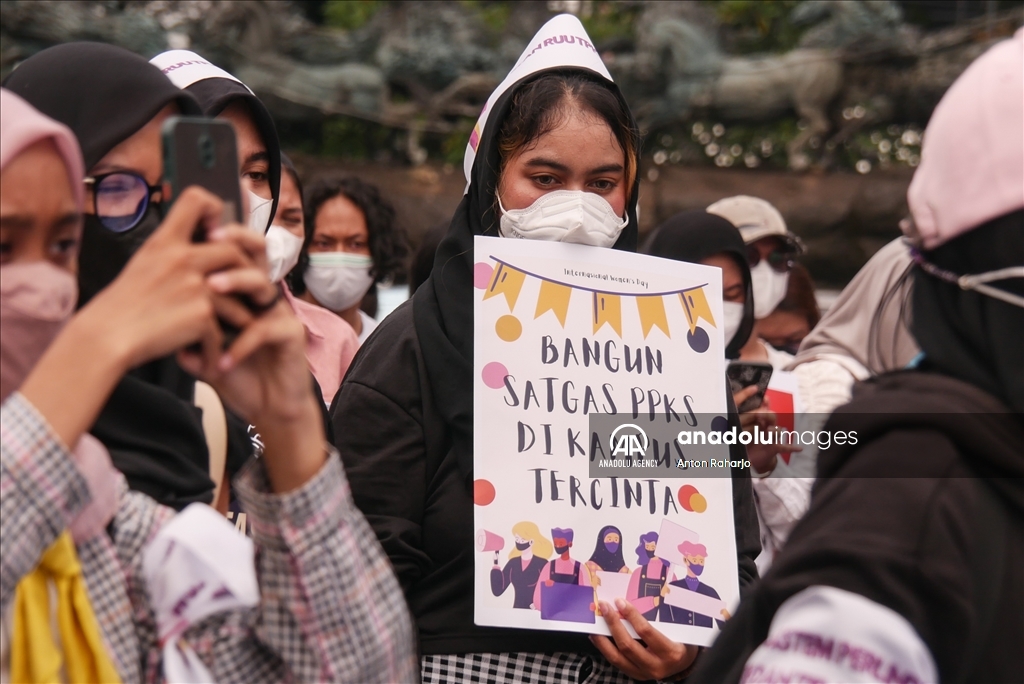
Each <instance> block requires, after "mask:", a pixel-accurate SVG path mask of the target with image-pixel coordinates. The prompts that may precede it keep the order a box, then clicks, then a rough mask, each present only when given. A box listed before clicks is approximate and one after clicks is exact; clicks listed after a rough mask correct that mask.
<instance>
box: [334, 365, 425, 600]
mask: <svg viewBox="0 0 1024 684" xmlns="http://www.w3.org/2000/svg"><path fill="white" fill-rule="evenodd" d="M331 422H332V423H333V426H334V445H335V446H336V447H337V448H338V451H339V452H340V453H341V458H342V461H344V463H345V471H346V473H347V475H348V481H349V483H350V485H351V487H352V497H353V499H354V500H355V503H356V505H357V506H358V507H359V509H360V510H361V511H362V512H363V514H364V515H365V516H366V520H367V521H368V522H369V523H370V526H371V527H373V530H374V532H376V533H377V539H378V540H379V541H380V543H381V546H382V547H383V548H384V552H385V553H387V555H388V558H390V559H391V564H392V566H394V569H395V574H396V575H397V576H398V581H399V583H401V585H402V589H403V590H404V591H405V592H406V593H408V591H409V589H410V587H411V586H412V585H413V584H414V583H415V582H416V580H417V579H419V578H420V577H421V576H422V574H423V572H424V570H426V569H427V568H428V567H429V564H430V559H429V557H428V556H427V554H426V553H425V552H424V551H423V528H422V524H421V521H422V520H423V514H424V507H425V498H426V496H425V495H426V467H427V466H426V463H427V457H426V442H425V440H424V435H423V429H422V426H420V424H419V423H418V422H417V421H416V420H415V419H414V418H413V417H412V416H410V415H409V413H408V412H407V411H406V410H405V409H404V408H403V407H402V406H400V405H399V404H397V403H395V402H394V401H393V400H391V399H389V398H388V397H387V396H385V395H384V394H382V393H381V392H379V391H378V390H376V389H373V388H372V387H368V386H367V385H364V384H361V383H360V382H358V381H354V380H353V379H352V378H349V379H348V380H347V381H346V382H345V383H344V384H342V386H341V389H340V390H338V395H337V397H335V400H334V402H333V403H332V405H331Z"/></svg>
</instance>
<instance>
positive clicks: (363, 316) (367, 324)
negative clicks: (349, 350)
mask: <svg viewBox="0 0 1024 684" xmlns="http://www.w3.org/2000/svg"><path fill="white" fill-rule="evenodd" d="M359 320H361V321H362V322H363V330H362V332H360V333H359V344H360V345H361V344H362V343H363V342H365V341H366V338H367V337H369V336H370V333H372V332H373V331H374V330H375V329H376V328H377V321H375V320H373V319H372V318H370V316H369V315H368V314H367V313H366V312H365V311H363V310H362V309H360V310H359Z"/></svg>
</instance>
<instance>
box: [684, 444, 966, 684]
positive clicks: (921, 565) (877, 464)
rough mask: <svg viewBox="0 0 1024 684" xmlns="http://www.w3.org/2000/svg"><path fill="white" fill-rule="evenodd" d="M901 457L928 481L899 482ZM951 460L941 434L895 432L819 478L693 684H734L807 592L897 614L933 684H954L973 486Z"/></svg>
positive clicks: (962, 626)
mask: <svg viewBox="0 0 1024 684" xmlns="http://www.w3.org/2000/svg"><path fill="white" fill-rule="evenodd" d="M908 455H912V457H913V458H917V457H918V456H927V459H928V460H927V464H928V465H927V469H928V470H930V473H925V474H923V475H919V476H917V477H906V476H905V475H904V476H902V477H901V476H900V474H899V472H898V468H899V467H901V466H899V463H900V462H901V461H902V463H903V464H904V466H905V464H906V463H907V456H908ZM957 459H958V456H957V452H956V450H955V448H954V447H953V446H952V444H951V443H950V442H949V441H948V440H947V439H945V438H944V437H943V436H942V435H939V434H937V433H935V432H929V431H912V430H903V431H894V432H890V433H888V434H887V435H885V436H884V437H882V438H880V439H877V440H874V441H872V442H871V443H869V444H865V445H863V446H862V447H861V449H860V450H859V451H858V452H857V453H856V454H855V455H854V456H853V457H852V458H851V459H850V462H849V463H848V464H847V466H846V467H844V468H843V471H842V473H841V476H834V477H831V478H829V479H823V480H819V481H818V482H817V484H816V485H815V489H814V493H813V495H812V499H811V506H810V509H809V510H808V512H807V514H806V515H805V516H804V517H803V518H802V519H801V520H800V521H799V522H798V523H797V525H796V527H795V528H794V529H793V532H792V534H791V535H790V537H789V540H788V541H787V543H786V546H785V548H783V550H782V551H781V552H780V553H779V555H778V556H776V558H775V559H774V562H773V564H772V568H771V570H770V571H769V572H768V573H767V574H766V575H765V577H764V578H763V579H762V580H761V582H759V583H758V584H757V585H756V586H755V587H754V588H753V591H751V592H750V596H748V597H747V598H745V599H744V600H743V602H742V603H741V604H740V607H739V609H738V610H737V612H736V615H734V616H733V617H732V619H730V620H729V621H728V622H727V623H726V626H725V629H724V630H723V631H722V634H721V635H720V636H719V637H718V639H717V640H716V642H715V646H714V648H712V649H711V651H710V652H708V653H707V654H705V656H704V657H702V659H701V665H700V667H699V668H698V670H697V671H696V672H695V673H694V676H693V678H692V681H694V682H735V681H739V680H740V678H741V676H742V673H743V667H744V664H745V663H746V662H747V659H748V658H749V657H750V655H751V654H752V653H753V651H754V650H755V649H756V648H757V647H758V646H759V645H760V644H761V643H762V642H763V641H764V639H765V638H766V636H767V634H768V630H769V628H770V626H771V622H772V619H773V617H774V615H775V613H776V611H777V610H778V609H779V607H780V606H781V605H782V604H783V603H784V602H785V601H786V600H787V599H788V598H790V597H791V596H794V595H796V594H798V593H799V592H801V591H802V590H804V589H807V588H809V587H812V586H830V587H835V588H838V589H843V590H845V591H849V592H853V593H856V594H860V595H861V596H864V597H865V598H868V599H870V600H872V601H874V602H875V603H877V604H879V605H882V606H885V607H887V608H890V609H891V610H893V611H895V612H897V613H899V614H900V615H902V616H903V617H904V618H906V619H907V620H908V621H909V622H910V624H911V625H913V626H914V628H915V629H916V630H917V631H918V633H919V634H920V636H921V638H922V639H923V640H924V642H925V643H926V644H927V645H928V647H929V649H930V650H931V652H932V655H933V657H934V658H935V661H936V664H937V665H938V667H939V672H940V680H941V681H950V680H954V681H955V680H956V679H957V677H956V676H955V675H956V674H958V672H957V670H958V668H959V666H960V664H959V663H958V658H959V656H960V655H961V654H962V652H963V645H964V644H965V643H967V641H968V639H969V632H970V629H971V626H972V624H973V621H974V619H975V616H974V615H973V613H972V610H971V605H972V604H971V594H972V591H973V587H972V582H971V581H970V578H971V576H972V573H970V572H967V570H969V569H970V568H971V567H972V555H973V552H972V548H971V547H972V544H971V543H970V541H969V540H970V539H971V538H972V536H975V534H976V533H975V532H974V531H973V530H972V529H971V526H972V523H971V521H972V520H973V519H974V513H973V511H974V510H975V506H974V502H976V500H977V496H978V493H977V490H976V487H977V486H978V482H977V481H976V478H972V477H970V476H969V474H967V473H963V474H960V473H956V472H954V471H952V470H951V468H953V467H955V462H956V461H957ZM919 462H920V461H919ZM923 468H924V467H923V466H922V469H923ZM738 533H739V532H738V526H737V534H738ZM982 576H983V575H978V577H979V579H980V578H981V577H982Z"/></svg>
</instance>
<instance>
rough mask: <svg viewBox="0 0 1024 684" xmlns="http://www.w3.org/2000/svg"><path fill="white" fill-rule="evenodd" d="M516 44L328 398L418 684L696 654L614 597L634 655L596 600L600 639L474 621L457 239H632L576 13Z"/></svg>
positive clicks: (621, 156) (467, 310)
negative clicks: (418, 260) (426, 269)
mask: <svg viewBox="0 0 1024 684" xmlns="http://www.w3.org/2000/svg"><path fill="white" fill-rule="evenodd" d="M551 36H554V37H555V38H558V40H557V41H555V40H552V39H551ZM566 36H568V37H569V38H572V40H571V41H570V40H569V39H568V38H566ZM545 38H548V39H547V40H545ZM531 46H532V47H531V48H530V49H529V50H528V51H527V52H525V53H524V54H523V56H522V57H521V58H520V60H519V62H518V65H517V67H516V68H514V69H513V71H512V72H511V73H510V74H509V75H508V77H507V78H506V79H505V81H504V82H503V84H502V85H501V86H499V88H498V90H497V91H496V93H495V94H494V95H492V97H491V100H490V101H489V104H488V106H487V108H486V109H485V112H484V114H482V115H481V118H480V121H479V122H478V124H477V128H476V129H475V130H474V133H473V135H472V136H471V138H470V144H469V147H468V148H467V151H466V161H465V170H466V176H467V179H468V180H469V184H468V186H467V189H466V195H465V197H464V198H463V201H462V203H461V204H460V206H459V208H458V210H457V211H456V214H455V216H454V217H453V219H452V222H451V226H450V228H449V231H448V235H447V237H446V238H445V239H444V240H443V241H442V242H441V244H440V246H439V248H438V251H437V255H436V258H435V261H434V269H433V271H432V273H431V276H430V279H429V280H427V282H426V283H424V285H423V286H422V287H420V288H419V289H418V290H417V292H416V296H415V297H414V298H413V300H412V301H411V302H409V303H406V304H405V305H403V306H402V307H399V309H397V310H396V311H395V313H393V314H392V315H391V316H390V317H389V318H388V319H387V320H386V321H384V323H382V324H381V329H382V331H383V333H384V334H381V335H377V336H375V337H373V338H372V339H370V340H369V341H368V342H367V344H366V345H364V347H363V348H362V349H361V351H360V353H359V355H358V356H357V358H356V360H355V362H354V364H353V366H352V368H351V370H350V371H349V374H348V376H347V377H346V380H345V383H344V384H343V385H342V388H341V390H340V391H339V393H338V396H337V397H336V398H335V401H334V404H333V405H332V407H331V414H332V419H333V421H334V425H335V430H336V434H337V435H339V438H338V440H337V442H336V444H337V446H338V448H339V450H340V451H341V453H342V457H343V459H344V460H345V464H346V468H347V469H348V472H349V474H350V477H351V478H352V480H353V492H354V494H355V496H356V500H357V503H358V504H359V506H360V508H361V509H362V510H363V511H364V513H366V515H367V518H368V519H369V520H370V523H371V524H372V525H373V526H374V527H375V529H376V531H377V535H378V537H379V538H380V539H381V542H382V543H383V545H384V548H385V550H386V551H387V553H388V555H389V556H390V558H391V561H392V564H393V565H394V567H395V570H396V572H397V574H398V576H399V580H400V582H401V583H402V587H403V589H404V590H405V593H406V597H407V599H408V601H409V604H410V607H411V609H412V611H413V614H414V616H415V618H416V621H417V625H418V627H419V636H420V649H421V653H422V654H423V661H422V665H423V669H422V673H423V678H424V680H425V681H428V682H444V681H530V682H549V681H563V680H564V679H571V680H573V681H587V682H598V681H603V682H612V681H627V678H628V677H633V678H639V679H652V678H658V677H664V676H668V675H672V674H675V673H679V672H681V671H684V670H685V669H686V668H687V667H688V666H689V665H690V664H691V663H692V662H693V660H694V658H695V657H696V651H697V649H696V648H694V647H692V646H691V647H687V646H685V645H682V644H676V643H674V642H671V641H670V640H668V639H667V638H665V637H664V636H662V635H661V634H660V633H659V632H657V631H655V630H654V628H653V627H651V626H650V625H649V624H647V622H646V620H644V619H643V618H642V617H641V616H640V615H639V613H637V612H636V611H635V610H632V611H631V610H630V609H629V607H628V606H626V605H625V602H623V604H624V607H623V608H620V609H621V610H623V612H624V614H625V616H626V617H627V618H628V619H629V621H630V622H631V624H633V626H634V628H636V629H637V631H638V632H640V633H641V634H642V635H643V636H644V638H645V640H646V644H647V645H646V647H644V646H643V645H641V644H640V643H638V642H636V641H634V640H633V639H632V638H630V637H629V636H628V635H627V633H626V630H625V629H624V628H623V627H622V625H621V624H619V622H618V620H619V617H618V615H617V613H616V612H615V610H614V609H612V608H609V610H608V611H604V610H602V612H604V613H605V614H606V617H607V618H608V619H609V621H610V622H612V623H613V624H612V626H611V629H612V632H613V634H614V635H615V639H614V641H612V640H609V639H608V638H607V637H595V638H594V639H593V642H591V641H588V640H587V639H586V638H584V637H583V636H581V635H576V634H567V633H564V632H540V631H531V630H522V629H518V630H517V629H498V628H487V627H477V626H476V625H475V624H474V622H473V609H474V603H473V594H472V591H471V590H467V588H469V587H472V586H473V573H474V559H473V527H472V526H473V482H472V480H473V447H472V445H473V389H472V387H473V382H472V374H473V370H472V369H473V339H474V337H473V264H474V256H473V238H474V236H475V235H492V236H499V235H500V236H504V237H519V238H526V239H538V240H549V241H564V242H576V243H582V244H588V245H594V246H601V247H610V248H613V249H620V250H627V251H634V250H635V249H636V240H637V218H636V204H637V190H638V180H639V179H638V175H637V158H638V153H639V140H638V132H637V129H636V125H635V123H634V121H633V118H632V115H631V114H630V112H629V110H628V107H627V105H626V103H625V101H624V100H623V98H622V96H621V95H620V93H619V91H618V89H617V88H616V87H615V85H614V84H613V83H612V82H611V80H610V78H609V76H608V75H607V70H606V69H605V67H604V65H603V63H602V62H601V60H600V57H599V56H598V55H597V53H596V50H595V49H594V48H593V46H592V44H591V43H590V42H589V40H587V39H586V33H585V31H584V29H583V26H582V25H581V24H580V23H579V21H578V20H577V19H576V18H575V17H572V16H569V15H562V16H559V17H556V18H555V19H553V20H551V21H550V22H549V23H548V24H547V25H545V27H544V28H542V29H541V31H540V32H539V33H538V35H537V37H536V38H535V39H534V41H532V43H531ZM342 425H344V426H349V427H347V428H346V429H345V430H339V429H338V428H339V427H340V426H342ZM733 487H734V490H733V493H734V502H735V518H736V520H737V532H736V536H737V540H736V541H737V548H738V550H739V559H738V562H739V565H740V577H741V584H746V583H747V582H749V581H750V580H751V579H752V578H754V577H756V570H755V568H754V566H753V558H754V556H756V554H757V552H758V551H759V548H760V547H759V544H758V542H757V533H756V530H757V527H756V524H757V523H756V518H755V513H754V510H753V504H752V499H751V490H750V484H749V475H748V474H747V473H746V472H745V471H739V472H737V471H734V473H733ZM595 646H596V647H597V648H598V649H600V651H601V654H603V655H599V654H598V653H597V652H595V650H594V647H595ZM613 665H614V667H613Z"/></svg>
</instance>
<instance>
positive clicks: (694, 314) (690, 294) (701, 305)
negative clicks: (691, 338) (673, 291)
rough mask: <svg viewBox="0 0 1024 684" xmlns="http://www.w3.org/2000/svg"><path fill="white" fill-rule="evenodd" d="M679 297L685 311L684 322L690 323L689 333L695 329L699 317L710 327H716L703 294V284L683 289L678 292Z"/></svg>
mask: <svg viewBox="0 0 1024 684" xmlns="http://www.w3.org/2000/svg"><path fill="white" fill-rule="evenodd" d="M679 298H680V299H682V300H683V311H684V312H686V322H687V323H689V324H690V334H693V331H694V330H696V329H697V320H698V319H701V318H703V319H704V320H706V321H707V322H708V323H710V324H711V325H712V327H718V326H716V325H715V317H714V316H712V315H711V307H710V306H709V305H708V300H707V297H705V296H704V287H703V286H701V287H695V288H693V289H692V290H683V291H682V292H680V293H679Z"/></svg>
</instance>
